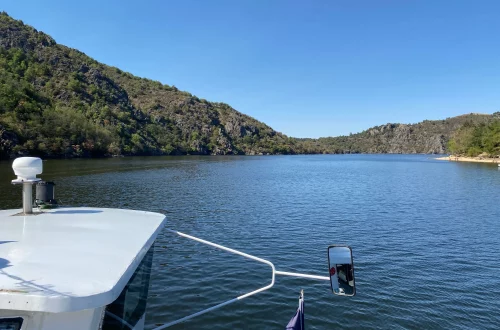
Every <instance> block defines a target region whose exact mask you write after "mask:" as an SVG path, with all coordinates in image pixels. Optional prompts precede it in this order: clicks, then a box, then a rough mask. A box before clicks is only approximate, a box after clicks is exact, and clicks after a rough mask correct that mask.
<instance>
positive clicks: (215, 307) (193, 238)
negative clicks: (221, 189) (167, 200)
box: [153, 228, 330, 330]
mask: <svg viewBox="0 0 500 330" xmlns="http://www.w3.org/2000/svg"><path fill="white" fill-rule="evenodd" d="M165 230H167V231H169V232H171V233H174V234H177V235H179V236H181V237H185V238H189V239H191V240H193V241H196V242H200V243H203V244H206V245H210V246H213V247H215V248H218V249H221V250H224V251H227V252H231V253H234V254H237V255H240V256H242V257H245V258H248V259H252V260H255V261H258V262H261V263H264V264H266V265H269V266H270V267H271V270H272V273H271V283H270V284H268V285H266V286H264V287H262V288H260V289H257V290H255V291H251V292H248V293H245V294H244V295H241V296H238V297H236V298H233V299H230V300H228V301H225V302H223V303H220V304H218V305H215V306H212V307H210V308H207V309H204V310H202V311H199V312H197V313H194V314H191V315H188V316H185V317H183V318H180V319H178V320H175V321H172V322H169V323H165V324H163V325H161V326H159V327H157V328H154V329H153V330H161V329H165V328H168V327H171V326H173V325H175V324H178V323H181V322H184V321H187V320H190V319H192V318H194V317H196V316H199V315H203V314H205V313H208V312H211V311H213V310H215V309H218V308H221V307H223V306H226V305H229V304H232V303H234V302H237V301H239V300H242V299H244V298H247V297H250V296H253V295H254V294H257V293H259V292H262V291H265V290H267V289H270V288H272V287H273V286H274V279H275V277H276V275H285V276H293V277H302V278H310V279H315V280H325V281H329V280H330V278H329V277H328V276H318V275H309V274H301V273H290V272H282V271H277V270H276V268H275V267H274V265H273V263H272V262H270V261H269V260H265V259H262V258H259V257H255V256H252V255H250V254H247V253H244V252H241V251H238V250H234V249H231V248H228V247H225V246H222V245H219V244H215V243H212V242H209V241H206V240H204V239H201V238H198V237H194V236H191V235H188V234H184V233H181V232H179V231H176V230H171V229H168V228H165Z"/></svg>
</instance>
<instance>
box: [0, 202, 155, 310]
mask: <svg viewBox="0 0 500 330" xmlns="http://www.w3.org/2000/svg"><path fill="white" fill-rule="evenodd" d="M20 212H22V211H21V210H1V211H0V309H8V310H23V311H37V312H53V313H59V312H70V311H77V310H83V309H89V308H97V307H101V306H105V305H108V304H110V303H111V302H113V301H114V300H115V299H116V298H117V297H118V296H119V295H120V293H121V291H122V290H123V288H124V287H125V285H126V284H127V282H128V281H129V279H130V278H131V277H132V275H133V273H134V271H135V269H136V268H137V266H138V265H139V264H140V262H141V260H142V258H143V257H144V255H145V254H146V252H147V251H148V250H149V248H150V247H151V246H152V244H153V243H154V240H155V239H156V236H157V234H158V232H159V231H160V230H161V228H162V227H163V224H164V221H165V216H164V215H163V214H159V213H152V212H144V211H132V210H121V209H105V208H59V209H53V210H44V212H43V213H41V214H38V215H16V214H19V213H20Z"/></svg>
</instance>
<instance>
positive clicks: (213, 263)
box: [0, 155, 500, 329]
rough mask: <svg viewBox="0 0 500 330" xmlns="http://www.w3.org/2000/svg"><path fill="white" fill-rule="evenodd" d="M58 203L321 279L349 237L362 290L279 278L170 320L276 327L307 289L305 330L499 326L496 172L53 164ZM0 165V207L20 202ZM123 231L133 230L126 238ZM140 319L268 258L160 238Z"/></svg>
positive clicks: (195, 303) (369, 160)
mask: <svg viewBox="0 0 500 330" xmlns="http://www.w3.org/2000/svg"><path fill="white" fill-rule="evenodd" d="M44 171H45V172H44V174H43V175H42V178H44V179H46V180H51V179H52V180H55V181H56V184H57V186H56V194H57V198H59V199H60V200H61V201H62V202H63V203H64V204H66V205H73V206H83V205H85V206H99V207H117V208H132V209H142V210H149V211H156V212H162V213H165V214H166V215H167V217H168V224H167V226H168V227H169V228H172V229H176V230H179V231H182V232H185V233H188V234H192V235H195V236H198V237H201V238H204V239H207V240H210V241H214V242H217V243H220V244H223V245H226V246H228V247H232V248H236V249H239V250H242V251H244V252H247V253H250V254H253V255H256V256H259V257H262V258H266V259H268V260H270V261H272V262H273V263H274V264H275V265H276V268H277V269H278V270H283V271H292V272H303V273H311V274H318V275H324V276H327V274H328V268H327V254H326V248H327V246H328V245H330V244H333V243H346V244H349V245H351V246H352V248H353V251H354V262H355V271H356V285H357V295H356V296H355V297H354V298H344V297H337V296H333V295H332V294H331V293H330V292H329V284H328V282H326V281H325V282H323V281H315V280H305V279H294V278H288V277H287V278H284V277H277V279H276V284H275V286H274V287H273V288H272V289H271V290H269V291H267V292H264V293H261V294H258V295H256V296H253V297H250V298H247V299H245V300H243V301H240V302H238V303H235V304H233V305H230V306H226V307H224V308H222V309H220V310H217V311H214V312H212V313H209V314H207V315H204V316H201V317H199V318H196V319H193V320H191V321H188V322H186V323H183V324H180V325H177V326H175V327H173V328H172V329H283V328H284V326H285V325H286V323H287V322H288V321H289V319H290V318H291V317H292V316H293V314H294V312H295V309H296V308H297V303H298V299H297V298H298V295H299V292H300V289H304V292H305V302H306V304H305V314H306V327H307V329H334V328H339V327H340V328H344V329H355V328H372V329H375V328H378V329H385V328H392V329H408V328H409V329H417V328H424V329H430V328H433V329H436V328H447V329H469V328H481V329H487V328H490V329H494V328H499V327H500V171H499V170H498V168H497V167H496V165H495V166H493V165H487V164H465V163H449V162H443V161H436V160H433V159H432V158H429V156H423V155H415V156H413V155H412V156H406V155H324V156H323V155H318V156H262V157H193V156H192V157H149V158H139V157H137V158H119V159H101V160H49V161H46V162H44ZM13 178H14V176H13V173H12V170H11V168H10V163H9V162H0V208H2V209H6V208H14V207H16V208H17V207H20V206H21V189H20V187H18V186H11V185H10V180H11V179H13ZM124 239H127V238H126V237H124ZM153 267H154V269H153V275H152V284H151V290H150V300H149V302H148V313H147V319H146V323H147V326H148V329H150V328H152V327H153V326H154V325H155V324H160V323H162V322H166V321H171V320H174V319H176V318H180V317H182V316H185V315H188V314H191V313H194V312H196V311H199V310H201V309H204V308H207V307H210V306H212V305H214V304H217V303H219V302H222V301H225V300H228V299H230V298H233V297H235V296H237V295H240V294H242V293H245V292H247V291H250V290H254V289H256V288H259V287H261V286H264V285H266V284H267V283H268V282H269V281H270V271H269V268H268V266H265V265H261V264H259V263H256V262H253V261H249V260H247V259H244V258H241V257H238V256H235V255H232V254H228V253H225V252H221V251H218V250H215V249H213V248H210V247H207V246H205V245H201V244H198V243H195V242H191V241H189V240H186V239H183V238H180V237H177V236H173V235H172V234H170V233H168V232H163V233H162V234H160V237H159V238H158V241H157V244H156V250H155V259H154V266H153Z"/></svg>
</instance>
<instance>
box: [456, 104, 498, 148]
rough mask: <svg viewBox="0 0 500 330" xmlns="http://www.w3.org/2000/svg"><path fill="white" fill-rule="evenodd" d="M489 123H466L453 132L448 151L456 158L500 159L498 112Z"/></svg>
mask: <svg viewBox="0 0 500 330" xmlns="http://www.w3.org/2000/svg"><path fill="white" fill-rule="evenodd" d="M493 115H494V116H495V117H497V118H496V119H494V120H492V121H491V122H489V123H480V124H477V123H473V122H467V123H465V124H464V125H463V126H462V127H461V128H460V129H458V130H457V131H455V132H454V133H453V135H452V137H451V140H450V142H449V150H450V152H451V153H453V154H454V155H457V156H469V157H475V156H479V155H482V156H489V157H500V112H496V113H494V114H493Z"/></svg>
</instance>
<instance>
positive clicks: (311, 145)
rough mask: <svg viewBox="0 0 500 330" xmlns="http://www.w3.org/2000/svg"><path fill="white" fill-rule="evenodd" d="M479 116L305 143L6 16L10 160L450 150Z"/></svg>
mask: <svg viewBox="0 0 500 330" xmlns="http://www.w3.org/2000/svg"><path fill="white" fill-rule="evenodd" d="M493 117H494V116H493V115H480V114H469V115H464V116H459V117H453V118H448V119H446V120H437V121H423V122H421V123H418V124H412V125H406V124H386V125H382V126H377V127H373V128H370V129H368V130H366V131H364V132H361V133H358V134H352V135H349V136H339V137H328V138H320V139H296V138H290V137H287V136H286V135H284V134H281V133H279V132H276V131H275V130H273V129H272V128H271V127H269V126H267V125H266V124H264V123H262V122H259V121H257V120H255V119H253V118H251V117H249V116H247V115H244V114H242V113H240V112H238V111H236V110H235V109H233V108H231V107H230V106H229V105H227V104H224V103H214V102H208V101H207V100H203V99H199V98H197V97H196V96H193V95H191V94H190V93H188V92H183V91H179V90H178V89H177V88H176V87H175V86H169V85H164V84H162V83H160V82H158V81H152V80H149V79H145V78H139V77H136V76H134V75H132V74H130V73H127V72H123V71H121V70H120V69H118V68H115V67H111V66H108V65H105V64H102V63H99V62H97V61H95V60H94V59H92V58H90V57H89V56H87V55H85V54H84V53H82V52H80V51H78V50H75V49H71V48H68V47H66V46H63V45H59V44H57V43H56V42H55V40H54V39H53V38H51V37H50V36H48V35H47V34H45V33H43V32H40V31H37V30H36V29H34V28H33V27H30V26H28V25H25V24H24V23H23V22H22V21H19V20H15V19H13V18H11V17H10V16H8V15H7V14H6V13H5V12H3V13H0V159H6V158H11V157H15V156H18V155H38V156H43V157H102V156H115V155H183V154H200V155H225V154H247V155H254V154H300V153H445V152H447V145H448V141H449V139H450V137H451V135H452V134H453V132H455V131H456V130H457V129H458V128H460V127H461V126H462V125H463V124H466V123H468V124H469V125H479V124H482V123H487V122H489V121H491V119H492V118H493Z"/></svg>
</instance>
